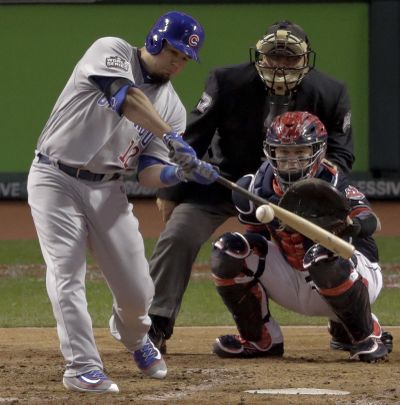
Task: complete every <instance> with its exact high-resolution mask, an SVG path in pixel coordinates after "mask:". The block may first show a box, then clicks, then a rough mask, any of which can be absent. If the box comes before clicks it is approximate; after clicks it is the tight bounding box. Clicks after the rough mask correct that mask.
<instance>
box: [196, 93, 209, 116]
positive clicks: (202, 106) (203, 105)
mask: <svg viewBox="0 0 400 405" xmlns="http://www.w3.org/2000/svg"><path fill="white" fill-rule="evenodd" d="M211 103H212V97H211V96H210V95H209V94H207V93H206V92H204V93H203V94H202V95H201V99H200V101H199V103H198V104H197V106H196V109H197V110H198V111H200V112H201V113H204V112H205V111H206V110H207V109H208V107H210V105H211Z"/></svg>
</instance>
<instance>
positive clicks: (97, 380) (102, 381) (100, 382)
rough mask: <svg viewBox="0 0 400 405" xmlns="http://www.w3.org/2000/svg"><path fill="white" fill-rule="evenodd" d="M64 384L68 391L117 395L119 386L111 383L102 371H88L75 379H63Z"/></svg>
mask: <svg viewBox="0 0 400 405" xmlns="http://www.w3.org/2000/svg"><path fill="white" fill-rule="evenodd" d="M63 384H64V387H65V388H66V389H67V390H70V391H78V392H91V393H96V394H105V393H117V392H119V389H118V386H117V384H115V383H114V382H113V381H111V380H110V379H109V378H108V377H107V376H106V375H105V374H104V373H103V372H102V371H101V370H92V371H88V372H87V373H85V374H81V375H78V376H75V377H65V376H64V377H63Z"/></svg>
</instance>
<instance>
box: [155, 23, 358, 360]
mask: <svg viewBox="0 0 400 405" xmlns="http://www.w3.org/2000/svg"><path fill="white" fill-rule="evenodd" d="M314 61H315V52H314V51H313V50H312V49H311V45H310V42H309V40H308V37H307V35H306V33H305V32H304V30H303V29H302V28H301V27H300V26H299V25H296V24H293V23H291V22H289V21H281V22H277V23H275V24H273V25H272V26H270V27H269V28H268V30H267V32H266V34H265V35H264V36H263V37H262V38H261V39H260V40H259V41H258V42H257V44H256V48H255V49H254V50H252V57H251V61H250V62H249V63H242V64H238V65H234V66H228V67H223V68H217V69H215V70H213V71H212V72H211V73H210V76H209V78H208V80H207V83H206V87H205V90H204V92H203V94H202V96H201V99H200V101H199V102H198V104H197V106H196V107H195V108H194V110H193V111H192V112H191V113H190V115H189V117H188V125H187V129H186V132H185V140H186V141H187V142H188V143H189V144H190V145H191V146H192V147H193V148H194V149H195V151H196V152H197V155H198V156H199V157H202V156H203V158H204V159H205V160H207V161H209V162H211V163H212V164H213V165H215V166H218V167H219V170H220V172H221V175H223V176H224V177H227V178H229V179H230V180H232V181H236V180H237V179H238V178H240V177H241V176H243V175H245V174H247V173H255V172H256V171H257V168H258V167H259V166H260V164H261V161H262V158H263V140H264V134H265V129H266V128H267V127H268V126H269V124H270V123H271V121H272V119H273V118H274V117H275V116H276V115H279V114H281V113H283V112H285V111H294V110H297V111H308V112H310V113H312V114H314V115H316V116H318V117H319V118H320V120H321V121H322V122H323V123H324V125H325V127H326V128H327V131H328V150H327V158H328V159H329V160H330V161H331V162H333V163H334V164H336V165H337V166H338V167H339V168H340V169H341V170H342V171H344V172H345V173H348V172H349V171H350V170H351V168H352V165H353V162H354V155H353V142H352V130H351V112H350V102H349V97H348V94H347V90H346V87H345V85H344V84H343V83H341V82H339V81H337V80H335V79H333V78H331V77H329V76H327V75H326V74H324V73H321V72H319V71H318V70H316V69H314ZM157 205H158V207H159V209H160V211H161V213H162V216H163V219H164V221H166V227H165V229H164V231H163V232H162V234H161V235H160V238H159V240H158V242H157V244H156V247H155V249H154V253H153V255H152V257H151V259H150V274H151V276H152V278H153V281H154V283H155V297H154V300H153V303H152V306H151V308H150V311H149V312H150V314H149V315H150V317H151V318H152V321H153V325H152V328H151V330H150V333H149V335H150V337H151V339H152V340H153V342H154V343H155V344H156V345H157V346H158V347H159V348H160V349H161V351H162V352H163V353H165V352H166V344H165V341H166V340H167V339H169V338H170V337H171V335H172V332H173V327H174V323H175V319H176V317H177V315H178V311H179V308H180V306H181V302H182V298H183V294H184V292H185V290H186V287H187V285H188V282H189V278H190V274H191V269H192V265H193V263H194V261H195V259H196V256H197V254H198V252H199V250H200V248H201V246H202V244H203V243H204V242H205V241H207V240H208V239H209V238H210V236H211V235H212V233H213V232H214V231H215V230H216V229H217V228H218V227H219V226H220V225H222V224H223V223H224V222H225V221H226V220H227V219H228V218H229V217H231V216H236V212H235V208H234V206H233V203H232V201H231V192H230V191H229V190H228V189H225V188H223V187H222V186H221V185H219V184H217V183H214V184H212V185H210V186H202V185H200V184H196V183H186V184H179V185H178V186H175V187H170V188H167V189H163V190H160V191H159V193H158V199H157Z"/></svg>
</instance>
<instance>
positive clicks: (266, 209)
mask: <svg viewBox="0 0 400 405" xmlns="http://www.w3.org/2000/svg"><path fill="white" fill-rule="evenodd" d="M274 216H275V213H274V209H273V208H272V207H271V206H269V205H266V204H265V205H260V206H259V207H258V208H257V210H256V217H257V219H258V220H259V221H260V222H261V223H263V224H267V223H268V222H271V221H272V220H273V219H274Z"/></svg>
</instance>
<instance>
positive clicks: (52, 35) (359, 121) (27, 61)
mask: <svg viewBox="0 0 400 405" xmlns="http://www.w3.org/2000/svg"><path fill="white" fill-rule="evenodd" d="M172 9H179V10H181V11H184V12H188V13H190V14H192V15H193V16H195V17H196V18H197V19H198V20H199V21H200V22H201V23H202V24H203V25H204V27H205V31H206V42H205V45H204V48H203V50H202V54H201V57H202V62H201V64H200V65H197V64H195V63H190V64H189V65H188V67H187V69H186V70H185V71H184V72H183V74H182V75H181V77H179V78H177V79H176V80H175V82H174V83H175V87H176V88H177V90H178V92H179V94H180V95H181V98H182V100H183V102H184V104H185V106H186V107H187V109H191V108H192V107H193V106H194V104H195V103H196V102H197V100H198V98H199V96H200V94H201V91H202V88H203V84H204V81H205V79H206V77H207V74H208V71H209V70H210V69H211V68H213V67H216V66H220V65H225V64H234V63H240V62H243V61H246V60H248V49H249V47H250V46H253V45H254V44H255V43H256V41H257V40H258V39H259V37H260V36H261V35H262V34H263V33H264V31H265V29H266V28H267V26H269V25H270V24H271V23H273V22H275V21H276V20H280V19H283V18H286V19H290V20H292V21H295V22H297V23H298V24H300V25H302V26H303V28H304V29H305V30H306V32H307V33H308V35H309V37H310V39H311V43H312V47H313V48H314V49H315V51H316V52H317V59H316V66H317V68H318V69H320V70H322V71H324V72H326V73H328V74H330V75H332V76H334V77H336V78H337V79H340V80H343V81H345V82H346V83H347V85H348V89H349V93H350V97H351V101H352V106H353V125H354V137H355V152H356V156H357V161H356V165H355V170H357V171H364V170H368V4H366V3H354V4H347V3H339V4H332V3H330V4H324V3H320V4H315V3H314V4H281V5H279V4H265V5H260V4H258V5H256V4H253V5H252V4H249V5H246V4H241V5H171V6H167V5H165V4H164V5H101V4H97V5H54V4H53V5H3V6H0V38H1V40H0V44H1V63H0V69H1V74H0V77H1V79H0V80H1V105H2V107H1V109H0V126H1V133H0V150H1V159H0V174H3V175H4V174H7V173H10V174H11V173H18V172H19V173H26V172H27V171H28V170H29V166H30V163H31V160H32V158H33V151H34V148H35V145H36V140H37V138H38V136H39V134H40V132H41V129H42V127H43V126H44V124H45V122H46V120H47V117H48V116H49V114H50V111H51V109H52V107H53V104H54V102H55V101H56V98H57V96H58V94H59V93H60V91H61V90H62V88H63V86H64V84H65V82H66V80H67V79H68V77H69V75H70V73H71V71H72V69H73V67H74V65H75V63H76V62H77V60H78V59H79V58H80V56H81V55H82V54H83V52H84V51H85V50H86V48H87V47H88V46H89V45H90V44H91V43H92V42H93V41H94V40H95V39H96V38H98V37H101V36H120V37H122V38H124V39H126V40H128V42H130V43H131V44H134V45H138V46H141V45H142V44H143V43H144V38H145V36H146V34H147V31H148V29H149V28H150V26H151V25H152V24H153V23H154V21H155V20H156V18H157V17H158V16H159V15H160V14H162V13H164V12H165V11H169V10H172Z"/></svg>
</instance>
